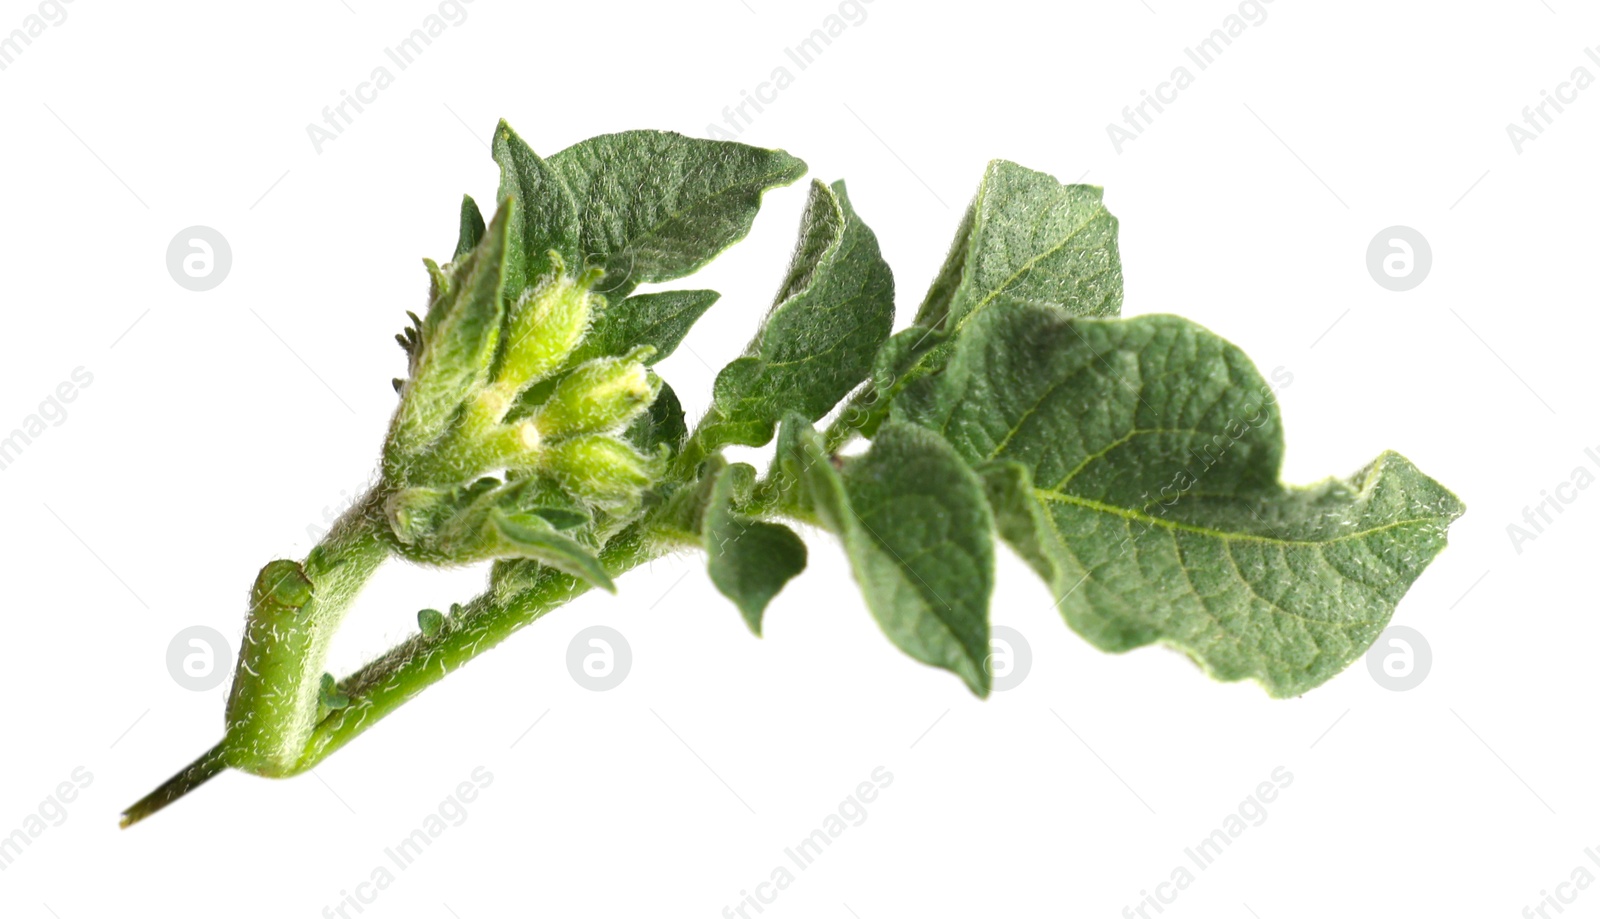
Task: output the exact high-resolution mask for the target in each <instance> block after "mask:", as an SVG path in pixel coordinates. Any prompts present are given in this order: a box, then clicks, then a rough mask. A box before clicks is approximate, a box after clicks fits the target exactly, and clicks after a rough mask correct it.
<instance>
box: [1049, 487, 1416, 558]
mask: <svg viewBox="0 0 1600 919" xmlns="http://www.w3.org/2000/svg"><path fill="white" fill-rule="evenodd" d="M1033 493H1034V495H1035V496H1036V497H1037V498H1039V500H1041V501H1051V502H1055V503H1057V504H1070V505H1072V506H1074V507H1081V508H1085V509H1087V510H1092V511H1098V512H1100V513H1102V514H1110V515H1112V516H1115V517H1121V518H1123V519H1125V520H1132V521H1136V522H1138V523H1143V524H1147V525H1148V526H1155V527H1163V528H1165V529H1168V530H1180V531H1182V532H1185V533H1195V534H1197V535H1200V536H1209V537H1211V538H1213V539H1220V540H1224V541H1226V542H1259V543H1265V544H1267V545H1272V546H1300V547H1308V548H1321V547H1322V546H1328V545H1332V544H1333V543H1337V542H1344V541H1345V540H1348V539H1359V538H1360V537H1363V536H1370V535H1372V534H1374V533H1382V532H1383V531H1385V530H1392V529H1395V528H1396V527H1402V526H1410V525H1413V524H1419V523H1432V522H1433V521H1434V519H1435V518H1432V517H1413V518H1410V519H1406V520H1393V521H1390V522H1389V523H1385V524H1381V525H1379V526H1375V527H1369V528H1367V529H1365V530H1358V531H1356V532H1354V533H1343V534H1340V535H1338V536H1335V537H1332V538H1330V539H1279V538H1275V537H1271V536H1258V535H1256V534H1254V533H1234V532H1229V531H1227V530H1217V529H1212V528H1211V527H1203V526H1198V525H1196V524H1192V523H1184V522H1182V521H1178V520H1167V519H1165V518H1162V517H1152V516H1150V515H1149V514H1146V513H1143V512H1141V511H1136V510H1131V509H1129V508H1125V507H1117V506H1116V505H1114V504H1106V503H1105V502H1103V501H1096V500H1094V499H1092V498H1081V497H1079V496H1077V495H1072V494H1067V493H1065V492H1058V491H1052V490H1050V489H1048V488H1034V489H1033Z"/></svg>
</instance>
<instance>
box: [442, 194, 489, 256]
mask: <svg viewBox="0 0 1600 919" xmlns="http://www.w3.org/2000/svg"><path fill="white" fill-rule="evenodd" d="M483 229H484V227H483V212H482V211H479V210H478V202H476V201H474V200H472V196H471V195H462V196H461V229H460V231H459V233H458V235H457V236H456V251H455V254H454V255H452V256H450V260H451V261H452V262H454V261H458V260H459V259H460V258H461V256H463V255H466V254H467V253H468V252H471V251H472V248H473V247H474V246H476V245H477V244H478V240H480V239H482V238H483Z"/></svg>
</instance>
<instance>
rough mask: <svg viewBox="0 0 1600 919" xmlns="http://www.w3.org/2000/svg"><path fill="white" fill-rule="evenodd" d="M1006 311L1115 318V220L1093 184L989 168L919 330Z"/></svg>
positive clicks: (1008, 166) (1118, 303) (1118, 286)
mask: <svg viewBox="0 0 1600 919" xmlns="http://www.w3.org/2000/svg"><path fill="white" fill-rule="evenodd" d="M1007 303H1044V304H1049V305H1052V306H1057V307H1061V308H1063V309H1066V310H1067V311H1068V312H1070V313H1072V314H1073V315H1076V316H1115V315H1117V314H1118V313H1119V312H1120V311H1121V310H1122V262H1121V259H1120V257H1119V255H1118V253H1117V218H1115V217H1113V216H1111V213H1110V212H1109V211H1107V210H1106V208H1105V204H1104V203H1103V202H1102V201H1101V191H1100V188H1099V187H1098V186H1095V185H1063V184H1061V183H1060V182H1057V181H1056V180H1055V178H1053V177H1052V176H1049V175H1047V174H1045V173H1043V172H1035V171H1034V170H1032V169H1028V168H1025V167H1023V166H1018V165H1017V164H1016V163H1012V162H1008V161H1006V160H994V161H992V162H990V163H989V168H988V169H987V170H986V171H985V172H984V175H983V183H982V184H981V185H979V186H978V194H977V197H975V198H974V199H973V201H972V204H971V205H970V206H969V208H968V211H967V215H966V217H965V218H964V219H963V221H962V225H961V228H960V230H959V231H957V234H956V240H955V243H954V244H953V245H952V246H951V249H950V253H949V255H948V256H946V258H945V265H944V268H943V269H942V270H941V271H940V272H939V276H938V278H937V279H935V281H934V283H933V286H932V287H931V288H930V289H929V291H928V297H927V299H926V300H925V301H924V302H923V304H922V308H921V310H920V311H919V312H918V313H917V321H916V324H917V325H919V326H922V327H924V328H933V327H935V326H941V327H943V328H945V329H947V330H955V329H958V328H960V326H961V325H963V324H964V323H965V322H966V321H967V320H968V319H969V318H971V317H972V316H973V315H974V314H976V313H979V312H981V311H983V310H985V309H987V308H989V307H990V306H994V305H999V304H1007Z"/></svg>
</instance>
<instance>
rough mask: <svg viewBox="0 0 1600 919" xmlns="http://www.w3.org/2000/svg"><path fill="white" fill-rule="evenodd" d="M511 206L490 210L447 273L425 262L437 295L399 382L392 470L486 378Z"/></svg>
mask: <svg viewBox="0 0 1600 919" xmlns="http://www.w3.org/2000/svg"><path fill="white" fill-rule="evenodd" d="M515 213H516V207H515V206H514V205H513V204H511V203H507V204H505V205H503V206H502V207H501V208H500V211H499V212H498V213H496V214H495V217H494V222H493V223H491V224H490V226H489V228H488V230H487V231H486V232H485V234H484V236H483V238H482V239H481V240H480V241H479V242H478V245H477V247H476V248H474V249H473V250H472V251H471V252H470V253H468V254H467V256H466V257H465V258H463V259H462V260H461V261H460V263H459V264H453V265H452V266H451V270H450V273H449V274H448V275H446V274H445V273H444V272H443V271H442V270H441V269H439V267H438V266H437V265H433V264H431V263H429V268H430V271H431V272H432V273H433V275H434V285H435V288H436V290H437V296H436V297H435V299H434V301H433V303H432V305H431V306H429V308H428V314H427V316H426V317H425V318H424V319H423V320H422V322H421V323H420V327H419V328H418V329H417V330H416V332H415V335H414V338H413V342H414V343H413V347H412V348H411V349H410V351H411V374H410V379H409V380H407V381H406V382H405V383H404V384H403V385H402V387H401V395H400V408H399V410H398V411H397V412H396V413H395V418H394V421H393V423H392V425H391V427H390V434H389V442H388V444H387V445H386V457H387V459H388V460H389V462H390V465H391V468H393V467H394V465H395V464H397V463H400V462H401V461H402V460H403V459H404V458H405V457H408V456H411V455H414V454H415V453H416V451H417V450H418V449H419V448H421V447H424V446H426V445H427V444H429V443H432V442H433V441H434V440H435V439H437V438H438V437H439V435H440V434H442V433H443V432H444V430H445V428H446V426H447V425H448V424H449V422H450V420H451V418H452V417H453V416H454V414H455V412H456V409H457V408H459V407H460V405H461V402H462V400H463V399H465V398H466V396H467V395H468V393H470V392H471V391H472V390H473V389H474V388H476V387H478V386H481V385H482V384H483V381H484V380H485V379H486V378H487V376H488V365H489V360H490V357H491V356H492V355H493V354H494V349H495V345H496V342H497V340H498V337H499V330H500V321H501V317H502V315H503V312H504V303H503V298H502V296H501V293H502V290H503V287H504V283H505V279H506V265H507V252H508V248H509V245H508V243H509V227H510V225H511V223H512V221H514V220H515V219H516V218H515V216H514V215H515Z"/></svg>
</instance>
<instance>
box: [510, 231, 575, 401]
mask: <svg viewBox="0 0 1600 919" xmlns="http://www.w3.org/2000/svg"><path fill="white" fill-rule="evenodd" d="M551 255H552V258H553V259H554V263H555V267H554V269H553V270H552V272H551V273H550V275H549V276H547V277H546V278H545V279H544V281H543V282H541V283H540V284H539V285H538V286H536V287H532V288H529V289H528V290H527V291H526V292H525V293H524V294H523V295H522V297H521V299H519V300H518V301H517V303H516V305H515V306H513V307H512V308H511V311H510V315H509V316H508V317H507V319H506V329H505V331H506V338H505V348H504V357H503V358H502V360H501V364H500V371H499V373H498V375H497V377H496V379H497V380H498V381H499V382H504V383H511V384H513V385H515V386H517V387H522V386H525V385H527V384H529V383H534V382H537V381H539V380H542V379H544V378H545V377H548V376H550V375H551V374H552V373H555V372H556V371H557V370H558V369H560V368H561V365H562V364H564V363H566V360H567V358H568V357H571V356H572V352H573V351H574V350H576V349H577V347H578V344H579V343H580V342H582V341H583V337H584V335H586V334H588V331H589V320H590V318H591V317H592V316H593V315H594V312H595V304H594V301H595V295H594V294H591V293H590V292H589V287H590V286H591V285H592V284H593V283H594V281H595V276H594V275H593V273H590V274H585V275H584V276H583V277H580V278H577V279H574V278H570V277H568V276H567V275H566V273H565V269H564V266H563V265H562V263H561V260H560V258H557V257H555V256H554V253H552V254H551Z"/></svg>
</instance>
